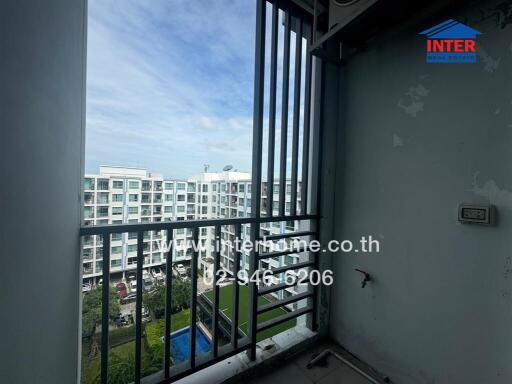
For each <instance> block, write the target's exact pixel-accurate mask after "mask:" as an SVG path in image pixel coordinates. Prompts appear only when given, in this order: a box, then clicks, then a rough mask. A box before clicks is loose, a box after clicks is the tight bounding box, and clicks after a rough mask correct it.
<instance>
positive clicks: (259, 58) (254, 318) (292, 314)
mask: <svg viewBox="0 0 512 384" xmlns="http://www.w3.org/2000/svg"><path fill="white" fill-rule="evenodd" d="M267 3H268V4H272V15H271V17H272V20H271V31H270V42H271V47H270V55H271V57H270V87H269V89H268V91H269V92H270V95H269V128H268V153H267V156H268V159H267V167H268V169H267V170H266V179H267V184H266V188H267V191H266V192H267V193H266V194H267V196H273V195H274V191H273V187H274V163H275V159H274V152H275V139H276V120H277V118H276V105H277V103H276V101H277V68H278V56H279V55H278V53H277V49H278V34H279V29H281V28H282V26H281V25H280V23H279V16H280V15H283V16H284V39H283V40H284V43H283V50H284V52H283V57H284V59H283V81H282V101H281V105H282V111H281V137H280V143H281V148H280V157H279V159H278V160H279V169H280V173H279V180H278V185H279V193H278V196H279V199H278V204H277V208H278V209H277V210H276V212H274V209H273V204H272V203H270V202H269V203H267V204H266V205H264V206H262V164H263V121H264V116H263V114H264V90H265V86H264V83H265V81H264V75H265V40H266V39H265V38H266V33H267V31H266V8H267ZM256 7H257V9H256V47H255V48H256V55H255V58H256V63H255V79H254V86H255V88H254V119H253V121H254V127H253V155H252V182H251V186H252V190H251V215H250V216H249V217H234V218H219V219H207V220H190V221H171V222H169V221H163V222H153V223H129V224H118V225H103V226H84V227H82V229H81V236H92V235H100V236H102V238H103V270H102V321H101V348H100V349H101V383H102V384H106V383H107V382H108V369H109V367H108V356H109V353H108V352H109V295H110V288H109V287H110V284H109V281H110V257H111V255H110V248H111V247H110V239H111V235H112V234H115V233H124V232H128V233H137V263H136V280H137V287H138V288H137V291H136V303H135V375H134V380H135V383H136V384H139V383H141V382H144V383H169V382H171V381H174V380H177V379H179V378H182V377H185V376H187V375H189V374H191V373H193V372H195V371H198V370H200V369H203V368H205V367H208V366H210V365H212V364H215V363H216V362H219V361H221V360H224V359H226V358H228V357H230V356H233V355H235V354H238V353H240V352H242V351H248V353H249V356H250V358H251V359H252V360H254V359H255V358H256V345H257V340H258V333H261V332H263V331H265V330H268V329H270V328H272V327H274V326H277V325H279V324H282V323H285V322H287V321H289V320H291V319H295V318H297V317H300V316H303V315H306V314H307V315H308V316H309V317H308V325H309V327H310V328H311V329H312V330H316V329H317V287H316V286H309V287H308V288H307V290H305V291H303V292H299V293H296V294H294V295H292V296H285V295H283V296H282V297H283V298H281V299H278V300H272V301H268V303H266V304H265V305H262V306H259V305H258V298H259V297H260V296H263V295H270V294H273V293H275V292H278V291H281V290H285V289H287V288H289V287H291V286H293V285H294V284H295V283H293V284H292V283H290V282H288V281H286V280H285V281H282V282H279V283H277V284H273V285H268V286H263V287H260V286H259V284H258V283H257V282H256V281H254V280H253V281H249V283H248V288H249V298H248V326H247V332H241V331H240V324H239V320H240V319H239V310H240V306H239V301H240V290H239V287H240V285H239V278H238V273H239V271H240V259H241V252H240V251H239V250H236V251H235V252H234V254H233V255H230V257H232V258H233V259H234V260H233V261H234V262H233V270H232V271H231V272H232V279H233V297H232V319H230V323H231V324H230V326H231V342H230V343H227V344H225V345H221V344H219V326H221V328H223V329H225V327H226V316H225V315H224V314H223V313H222V312H221V311H220V310H219V304H220V293H219V285H218V284H217V283H218V279H219V274H218V272H219V269H220V267H221V261H220V260H221V252H220V249H216V250H215V252H214V253H213V289H212V292H213V293H212V294H213V299H212V300H211V308H212V313H211V316H212V322H211V328H212V337H211V339H212V340H211V342H212V348H211V352H210V353H209V354H206V355H200V356H196V338H197V323H196V317H197V312H196V311H197V308H198V296H197V294H198V286H197V278H198V263H199V250H198V248H197V247H195V248H194V249H193V251H192V254H191V261H190V263H191V265H190V266H191V288H192V289H191V290H192V293H191V298H190V303H191V306H190V323H189V327H190V328H189V329H190V332H189V356H188V360H187V361H185V362H183V363H180V364H177V365H172V366H171V329H172V328H171V321H172V319H171V299H172V297H171V295H172V284H173V278H172V272H171V271H172V249H170V248H169V252H168V254H167V258H166V264H165V267H166V274H167V278H166V280H165V289H166V294H165V315H164V316H165V319H164V323H165V333H164V361H163V369H162V371H160V372H158V373H156V374H153V375H151V376H147V377H145V378H142V372H141V348H142V337H143V334H142V332H143V328H142V286H143V268H144V233H145V232H148V231H165V233H166V239H167V242H168V244H172V240H173V238H174V235H175V231H178V230H187V231H188V230H191V231H192V238H193V241H194V244H198V239H199V233H200V229H201V228H205V227H213V228H214V230H215V234H216V237H219V238H220V235H221V230H222V227H223V226H232V227H233V228H234V237H235V240H241V239H242V237H243V238H244V239H245V237H246V236H245V233H246V231H245V229H246V228H245V226H249V227H250V228H249V229H250V231H249V239H250V242H251V244H253V245H254V244H255V243H256V241H258V240H262V232H261V228H260V227H261V224H264V223H273V222H291V221H299V222H300V223H303V225H300V226H299V231H298V232H297V231H296V232H289V233H283V234H277V235H271V236H268V237H266V240H271V241H277V240H280V239H287V238H293V237H307V238H308V239H309V240H312V239H318V233H317V229H318V216H317V214H316V213H310V212H315V210H314V209H313V207H315V203H316V202H315V201H313V200H314V199H313V198H312V196H308V193H309V191H310V190H312V189H310V184H309V183H310V182H311V183H312V182H313V180H314V178H313V177H312V175H310V174H309V171H310V170H314V169H316V168H315V165H317V164H314V161H317V159H312V158H310V153H311V150H310V138H311V137H313V135H312V133H313V132H312V131H311V130H310V121H311V118H310V117H311V110H310V105H311V88H312V87H311V80H312V56H311V54H310V53H309V52H307V50H306V53H305V55H304V56H305V59H304V60H302V55H303V53H302V43H303V39H305V40H306V41H307V43H309V42H310V39H311V32H312V29H311V24H312V17H311V15H310V14H306V13H302V12H300V10H298V9H297V7H296V6H293V3H291V2H288V1H284V0H282V1H279V0H272V1H266V0H257V5H256ZM292 32H294V33H295V35H296V36H299V37H300V38H297V39H296V43H295V44H296V45H295V60H294V63H295V70H294V72H293V73H294V82H293V84H294V91H293V99H292V100H293V115H292V127H293V129H292V137H291V144H292V145H291V148H292V153H291V157H292V161H291V169H288V170H287V147H288V144H287V141H288V137H287V135H288V129H287V127H288V108H289V100H288V99H289V97H288V93H289V83H290V44H291V38H290V37H291V33H292ZM302 70H304V74H305V78H304V88H303V89H304V95H301V89H302V87H301V86H300V84H301V75H302ZM302 98H303V100H304V110H303V116H304V119H303V125H302V137H303V139H302V140H303V141H302V159H299V137H300V134H301V131H300V116H301V99H302ZM299 161H301V162H302V168H301V179H302V180H301V182H299ZM287 171H290V174H291V199H290V201H291V209H290V213H289V214H288V215H286V213H287V212H286V210H285V207H286V204H285V203H286V199H285V198H286V187H287ZM299 188H300V191H299V190H298V189H299ZM143 190H144V186H143ZM298 196H301V197H302V198H301V199H300V201H299V200H298ZM298 201H299V203H297V202H298ZM297 204H300V205H299V209H298V210H297ZM262 208H265V209H264V211H263V212H262ZM298 212H300V213H299V214H298ZM226 213H228V212H226ZM262 213H263V215H262ZM275 213H277V215H275ZM235 214H236V210H235ZM297 253H301V254H306V253H307V254H308V257H307V258H301V260H300V261H299V262H297V263H293V264H288V265H281V266H279V267H275V268H273V269H271V272H272V273H273V274H274V275H278V276H282V274H284V273H286V272H287V271H291V270H299V269H302V268H312V269H315V268H316V269H317V268H318V257H319V254H318V253H313V252H310V251H309V250H308V248H307V247H306V248H301V249H293V248H292V249H285V250H280V251H278V252H271V253H260V251H259V249H258V247H255V246H253V247H252V250H251V252H250V254H249V276H255V274H256V273H257V272H258V271H259V270H260V269H259V265H260V262H261V261H262V260H266V259H272V258H277V257H285V256H286V255H290V254H297ZM302 300H305V301H306V305H304V306H301V307H300V308H296V309H295V310H293V311H290V310H289V307H290V306H291V305H292V304H295V303H297V302H299V301H302ZM276 308H283V309H286V311H285V313H284V314H283V315H280V316H278V317H274V318H271V319H270V320H266V321H264V322H258V315H261V314H263V313H266V312H268V311H271V310H273V309H276ZM220 322H221V323H222V324H221V325H219V323H220ZM240 335H242V336H240Z"/></svg>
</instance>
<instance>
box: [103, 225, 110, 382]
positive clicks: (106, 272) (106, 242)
mask: <svg viewBox="0 0 512 384" xmlns="http://www.w3.org/2000/svg"><path fill="white" fill-rule="evenodd" d="M102 272H103V277H102V279H103V280H102V283H101V284H102V287H101V295H102V302H101V384H107V382H108V324H109V319H108V317H109V316H108V315H109V296H110V234H109V233H106V234H103V270H102Z"/></svg>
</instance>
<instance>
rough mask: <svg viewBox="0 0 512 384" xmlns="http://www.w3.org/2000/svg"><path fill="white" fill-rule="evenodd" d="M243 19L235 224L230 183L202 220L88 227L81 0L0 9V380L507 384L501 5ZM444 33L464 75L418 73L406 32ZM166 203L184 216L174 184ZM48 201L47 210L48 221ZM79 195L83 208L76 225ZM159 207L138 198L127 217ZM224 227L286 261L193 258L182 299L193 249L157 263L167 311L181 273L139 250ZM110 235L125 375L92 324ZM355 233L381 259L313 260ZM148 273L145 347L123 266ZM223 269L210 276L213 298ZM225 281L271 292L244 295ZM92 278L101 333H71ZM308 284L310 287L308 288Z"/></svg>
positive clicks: (265, 11)
mask: <svg viewBox="0 0 512 384" xmlns="http://www.w3.org/2000/svg"><path fill="white" fill-rule="evenodd" d="M254 7H255V8H256V12H255V20H254V23H255V63H254V64H255V77H254V95H253V96H254V119H253V132H252V146H253V152H252V170H251V184H250V186H251V190H250V193H251V198H250V199H247V203H248V206H249V207H251V213H250V215H241V216H240V217H239V216H238V215H237V214H238V210H237V209H234V208H233V209H232V208H231V207H230V204H231V205H233V204H234V202H236V199H237V198H236V197H234V196H231V195H232V194H238V192H239V191H241V190H240V189H239V188H237V185H236V184H231V185H230V186H229V183H228V186H226V185H224V188H226V189H225V190H224V192H226V193H227V194H229V196H227V199H226V198H225V197H224V196H222V199H223V200H222V204H224V205H227V206H228V207H227V208H226V207H225V206H224V207H223V208H221V209H220V212H219V213H220V215H219V216H220V217H219V218H211V219H205V220H193V219H192V218H193V215H189V216H188V217H190V218H191V219H192V220H188V221H187V220H179V221H154V222H138V223H123V224H100V225H93V219H95V218H96V219H98V218H101V219H102V221H104V220H106V218H108V217H109V206H108V204H109V193H108V191H109V180H108V179H102V178H86V180H85V182H84V183H82V180H83V173H84V169H83V152H84V148H85V141H84V137H85V115H84V111H85V105H86V103H85V89H84V80H85V78H86V77H85V74H86V63H87V60H86V52H85V47H86V44H85V38H86V35H85V33H86V30H87V28H86V27H87V15H86V1H85V0H69V1H54V2H45V3H44V4H42V3H41V4H38V3H37V2H34V3H33V4H30V6H28V5H27V4H25V2H20V1H14V0H7V1H6V2H5V4H3V7H2V12H0V25H2V31H3V33H1V34H0V47H1V49H2V52H1V53H2V58H3V59H2V61H1V62H0V65H1V71H0V80H1V83H2V90H1V91H0V92H2V93H3V94H2V96H4V97H2V100H4V101H5V102H4V103H3V104H5V106H6V108H4V109H3V110H2V113H1V114H0V126H1V127H6V129H4V130H3V138H2V140H1V141H0V142H1V145H2V150H0V153H1V154H2V160H3V161H2V162H1V163H2V166H3V167H6V170H5V174H6V175H7V177H9V179H10V183H8V185H6V186H5V188H4V194H5V196H3V198H2V200H3V201H7V202H9V204H5V205H4V206H3V209H2V214H3V217H4V218H6V220H5V221H4V224H3V226H2V249H3V252H4V254H3V256H5V257H4V258H3V260H4V264H3V268H2V275H1V277H0V281H2V283H3V284H4V285H5V287H6V289H4V290H3V293H4V296H3V302H2V304H3V305H4V307H5V308H7V309H8V310H6V311H4V312H5V314H6V315H5V316H2V317H1V318H2V320H1V322H2V329H3V330H4V340H3V343H2V353H1V354H0V355H1V356H2V358H1V362H0V364H1V372H2V381H3V382H6V383H20V384H24V383H33V382H37V383H41V384H49V383H78V382H79V381H80V380H81V378H82V380H83V377H84V376H83V375H84V374H89V373H90V372H85V371H86V370H85V369H83V363H84V361H86V359H89V358H92V359H94V364H93V366H94V369H93V371H94V372H93V381H94V382H95V383H101V384H106V383H109V382H112V380H113V378H114V377H116V376H115V375H117V374H119V373H120V371H123V372H124V374H127V375H129V376H130V380H129V381H127V382H134V383H136V384H139V383H147V384H149V383H151V384H162V383H170V382H178V383H182V384H185V383H192V384H200V383H221V382H230V383H236V382H244V383H255V384H256V383H267V382H283V383H288V382H294V383H296V384H302V383H320V384H328V383H347V384H359V383H361V384H362V383H373V384H375V383H396V384H411V383H438V384H448V383H449V384H459V383H461V384H462V383H463V384H477V383H492V384H508V383H510V382H512V368H511V365H510V362H509V359H510V356H511V354H512V334H511V332H510V318H511V310H510V308H511V307H510V304H511V302H510V291H511V287H510V269H511V267H510V256H509V253H510V228H509V227H511V225H512V224H511V220H512V215H511V213H510V207H511V197H510V195H511V192H510V189H511V188H512V187H511V186H510V184H511V183H510V164H511V161H512V159H511V156H512V151H510V146H511V145H512V135H511V134H510V129H509V128H510V127H509V125H510V121H509V120H510V118H509V117H510V93H511V89H510V88H511V82H510V71H509V70H508V68H510V64H511V62H512V54H511V51H510V46H509V45H510V41H511V38H512V25H511V22H510V17H509V16H508V11H509V10H510V5H508V3H507V2H502V1H492V0H479V1H474V2H463V1H456V0H453V1H440V0H434V1H432V0H431V1H426V0H418V1H409V2H407V1H399V0H395V1H392V0H375V1H337V0H332V1H327V0H267V1H265V0H256V1H255V2H254ZM456 20H458V21H464V23H465V24H467V25H468V26H470V27H471V30H473V31H477V32H478V36H477V37H476V39H477V41H478V44H477V45H476V50H477V52H478V53H477V54H476V56H477V58H478V60H477V62H476V63H465V64H461V65H458V64H450V65H442V64H439V65H437V64H431V63H427V62H426V60H425V58H426V56H425V55H426V54H427V52H426V51H425V49H426V48H425V45H426V44H425V39H426V37H425V36H424V35H421V34H420V33H421V32H422V31H425V33H426V34H427V35H429V34H432V33H434V32H435V33H436V34H437V33H443V31H445V30H447V29H448V30H450V29H451V28H452V27H454V26H455V25H457V31H459V32H460V31H461V30H463V31H466V32H467V28H469V27H468V26H463V27H460V25H459V24H460V23H459V22H458V21H456ZM439 25H440V26H439ZM433 26H435V27H434V28H432V27H433ZM476 34H477V33H475V35H476ZM443 36H444V35H443ZM458 37H459V36H452V38H458ZM460 37H461V38H462V39H465V38H464V36H460ZM472 41H473V40H472ZM282 127H284V128H285V129H281V128H282ZM288 128H289V129H288ZM57 149H58V150H57ZM13 159H15V160H16V162H15V163H16V166H15V167H13V166H12V164H13V163H14V162H13V161H12V160H13ZM507 159H509V160H511V161H509V160H507ZM13 169H14V170H13ZM63 180H64V181H65V182H64V183H63ZM29 183H30V185H31V187H29V186H28V184H29ZM20 185H23V187H22V188H20ZM25 185H27V187H25ZM34 185H37V187H38V190H37V192H38V193H34V189H33V188H32V186H34ZM242 185H243V184H239V185H238V187H240V186H242ZM178 187H179V188H178ZM288 188H289V190H288V191H289V192H288V191H287V189H288ZM141 189H142V191H144V193H142V195H141V202H142V203H143V204H150V203H151V198H152V194H153V191H155V192H157V193H155V194H153V198H154V202H155V203H159V202H161V199H162V196H161V193H159V192H160V191H162V182H160V181H147V180H146V181H144V180H143V181H142V183H141ZM177 189H180V190H182V191H183V193H187V198H186V201H187V202H190V203H195V201H196V199H195V193H196V184H195V183H182V184H181V185H180V184H177ZM84 190H85V191H86V192H84ZM185 190H186V192H185ZM248 192H249V191H248ZM288 195H289V196H288ZM48 196H51V198H52V201H56V202H58V203H57V204H53V205H52V215H51V216H49V215H48V209H47V206H48V205H47V199H48ZM178 196H183V200H182V201H185V197H184V195H178ZM266 196H273V198H272V199H270V198H265V199H263V197H266ZM79 197H80V198H79ZM84 202H85V204H86V205H87V204H90V205H93V204H95V203H96V204H97V205H98V204H99V206H91V207H87V206H86V207H85V209H83V210H82V204H83V203H84ZM462 202H465V203H469V204H471V206H474V207H476V208H472V209H475V210H476V211H478V213H479V214H480V213H482V212H483V214H484V215H485V214H486V213H485V212H491V211H492V212H498V213H497V217H499V220H497V221H496V222H493V223H491V222H489V223H488V224H494V225H487V226H483V225H466V223H467V222H468V221H472V220H473V222H475V217H474V216H471V217H466V219H467V220H464V218H462V219H460V217H459V216H458V212H460V211H458V207H459V204H461V203H462ZM489 204H492V205H489ZM482 207H488V210H487V211H485V210H484V208H482ZM491 207H492V208H491ZM161 210H162V208H161V206H153V207H152V206H151V205H146V206H144V205H143V206H142V207H141V214H142V215H143V216H149V215H151V214H153V215H161V213H162V212H161ZM476 211H471V212H473V213H474V212H476ZM484 211H485V212H484ZM186 213H192V211H191V210H190V209H189V208H187V211H186ZM475 215H476V213H475ZM458 218H459V219H460V221H458ZM84 219H88V220H85V221H84ZM82 223H83V224H82ZM274 225H275V227H274ZM226 227H229V231H230V232H231V233H232V234H230V235H229V236H225V237H224V238H225V239H226V240H229V241H231V242H236V241H237V240H242V239H250V240H251V241H253V242H255V241H256V240H261V239H262V238H263V237H264V236H265V237H266V238H267V240H269V241H270V242H275V243H277V242H279V241H281V240H284V245H283V246H282V247H281V248H278V249H277V250H270V249H269V248H268V247H266V246H265V247H254V248H253V249H251V250H250V251H249V252H247V253H242V252H241V251H234V250H233V249H232V248H228V249H227V250H226V251H225V253H222V251H221V250H218V251H213V252H212V253H211V261H210V262H209V265H211V266H212V270H213V275H212V285H211V289H208V290H203V288H202V287H201V286H200V284H198V281H199V279H200V276H201V275H202V274H203V273H204V271H203V270H202V269H201V268H203V263H202V262H200V260H204V259H205V257H203V254H202V253H201V258H200V250H198V249H193V248H191V247H188V248H186V249H185V250H180V251H179V252H176V256H177V257H178V258H179V260H180V262H183V263H185V264H187V267H189V272H188V274H189V276H187V277H183V279H185V280H186V279H189V280H188V281H190V292H189V301H188V303H189V304H188V307H187V308H179V311H177V310H176V308H174V307H173V305H172V298H173V297H172V292H173V291H172V289H173V284H179V281H178V280H177V279H178V278H177V277H176V276H177V275H179V274H180V273H182V272H179V271H174V270H175V269H176V268H175V266H173V264H172V257H168V256H169V255H168V253H167V252H168V251H169V252H173V249H172V248H170V249H169V250H166V249H163V250H162V249H160V248H159V247H160V245H161V244H162V243H160V240H162V239H163V240H164V241H165V244H168V243H170V241H171V240H172V239H174V238H175V237H176V236H181V235H182V234H186V239H187V240H195V241H197V240H198V239H199V236H200V233H208V232H207V231H213V232H212V233H213V235H216V236H217V235H218V237H220V235H221V232H222V231H223V228H226ZM271 228H279V229H280V232H279V233H274V232H271V231H270V229H271ZM281 228H282V229H283V230H282V231H281ZM152 231H154V232H155V233H156V232H159V236H158V238H156V236H153V237H151V235H150V233H151V232H152ZM22 233H23V234H26V233H30V234H31V236H29V239H30V242H29V244H30V246H31V247H30V248H31V249H30V250H29V251H27V248H26V247H20V246H19V244H20V243H21V242H22V241H26V240H27V238H26V237H23V238H21V236H20V235H21V234H22ZM123 233H128V234H129V235H128V236H129V238H130V239H131V240H133V241H132V242H131V243H130V246H131V247H130V248H129V252H130V253H131V254H132V255H133V256H132V258H131V259H129V262H128V263H129V264H131V268H132V269H131V270H130V273H131V274H133V276H134V278H135V280H132V283H133V286H134V287H135V286H136V289H134V296H133V300H134V301H133V303H132V305H133V308H134V316H133V318H134V319H133V320H134V322H133V324H132V325H131V326H132V327H133V328H131V329H132V330H133V332H132V333H131V334H130V335H125V337H129V338H130V344H129V345H130V348H131V349H130V350H131V352H130V359H131V360H130V363H128V364H126V363H125V362H123V363H122V364H119V361H120V360H119V359H120V356H119V354H116V353H115V351H114V349H115V348H116V347H117V346H118V344H117V343H119V342H120V339H119V335H117V334H116V333H115V332H114V331H115V330H116V327H117V325H116V321H118V322H119V321H120V320H119V319H117V320H116V318H115V316H116V315H117V314H114V315H113V314H112V313H110V308H111V306H112V305H114V304H115V303H116V302H117V301H118V300H119V298H117V296H116V295H113V294H112V289H114V287H113V285H112V284H113V282H114V281H113V279H112V276H113V273H114V272H118V271H119V270H120V269H121V267H122V263H121V261H122V259H121V258H120V257H121V255H122V254H123V252H124V250H123V247H122V246H120V245H118V244H119V239H121V238H123ZM216 236H215V237H216ZM362 236H371V237H372V238H373V240H377V241H378V242H379V243H380V250H379V251H378V253H367V254H365V253H363V252H359V253H358V251H355V250H353V251H350V252H344V251H342V250H340V249H337V250H332V249H329V248H328V247H327V246H326V245H327V243H328V241H329V240H331V239H336V240H340V241H341V240H351V241H353V242H356V243H357V241H358V239H360V238H362ZM213 237H214V236H212V237H211V238H210V240H209V241H208V244H209V245H213V244H214V242H213V241H212V240H211V239H213ZM49 239H53V240H52V241H50V240H49ZM93 239H94V240H93ZM292 239H300V240H303V241H304V243H305V245H301V246H300V247H295V246H294V245H293V243H292V242H291V240H292ZM146 240H147V241H146ZM314 240H318V241H319V242H320V243H321V244H322V248H321V249H320V250H316V251H314V250H313V248H312V246H311V245H312V242H313V241H314ZM94 244H95V245H96V247H93V248H91V246H93V245H94ZM281 244H283V243H281ZM357 244H358V243H357ZM164 259H165V263H163V264H162V263H160V260H164ZM182 260H183V261H182ZM83 261H86V263H85V264H84V263H83ZM153 261H157V262H158V263H159V265H160V264H161V268H162V271H165V272H166V278H165V281H164V283H163V284H164V286H165V290H164V292H165V309H164V310H163V312H162V313H161V314H160V315H161V318H160V319H159V320H160V322H159V323H158V324H159V327H158V329H157V330H156V331H155V333H152V331H154V330H155V328H152V327H150V324H151V323H153V324H154V323H156V321H155V322H151V321H149V320H148V316H147V313H146V311H145V309H146V308H145V305H146V303H144V302H143V300H144V297H145V296H144V294H143V285H144V284H145V283H146V280H147V279H146V276H147V273H148V272H147V271H146V270H145V268H144V265H145V264H149V263H151V262H153ZM205 263H206V262H205ZM221 263H222V265H223V266H225V267H226V268H227V270H228V273H227V276H226V278H227V279H228V280H229V282H228V283H227V284H223V285H222V287H220V286H219V285H218V284H217V283H218V282H219V279H220V276H219V274H218V273H217V272H218V271H219V270H220V267H221ZM241 270H247V272H248V273H249V275H253V274H255V273H260V272H261V273H262V272H264V271H270V272H271V273H272V276H271V278H269V279H265V280H263V283H262V284H259V283H258V284H257V282H256V281H251V280H248V281H246V282H244V281H242V280H243V279H242V278H240V277H239V272H240V271H241ZM12 271H17V272H18V271H19V272H20V273H12ZM173 271H174V272H173ZM315 271H316V272H317V273H313V272H315ZM111 272H112V273H111ZM288 272H289V273H288ZM326 272H329V273H328V274H326ZM91 274H96V275H97V277H98V278H101V281H102V283H101V288H100V292H101V298H99V299H101V306H100V309H99V311H100V312H101V321H99V323H94V324H93V326H92V327H90V328H87V329H86V327H87V324H88V323H87V322H86V321H82V319H81V318H80V313H81V312H80V311H81V309H80V305H81V302H82V299H80V298H83V297H84V296H81V294H80V289H82V287H81V285H82V277H83V276H85V275H91ZM290 274H291V275H294V276H296V277H297V278H296V279H291V280H290V279H287V278H286V277H287V276H288V277H289V276H290ZM20 275H21V276H23V278H24V283H23V284H20V280H19V277H20ZM302 275H304V276H305V278H304V279H302V278H301V276H302ZM327 275H329V276H331V277H332V281H330V283H328V282H327V281H324V280H322V284H317V283H318V282H319V280H318V279H319V278H323V276H327ZM319 276H320V277H319ZM42 279H44V280H42ZM315 279H317V280H316V283H315ZM27 282H28V283H27ZM299 282H300V283H299ZM36 283H37V284H44V285H43V286H44V289H36V290H35V289H34V288H33V287H34V286H35V284H36ZM331 283H332V284H331ZM36 295H37V296H36ZM34 297H37V299H36V300H34ZM27 303H30V316H27V315H26V314H27V309H26V306H27ZM22 305H23V307H22ZM178 313H179V314H180V316H181V317H179V316H176V315H177V314H178ZM184 314H185V315H186V316H185V315H184ZM178 318H179V319H178ZM89 325H90V324H89ZM180 332H182V333H180ZM176 336H182V343H183V344H182V346H183V347H184V348H183V350H182V352H183V353H182V355H180V356H179V358H178V357H177V355H176V350H175V349H174V347H173V346H175V344H173V343H174V342H175V341H174V340H175V339H174V338H175V337H176ZM91 337H94V342H91V340H92V339H91ZM86 348H87V349H86ZM151 348H153V349H151ZM155 351H156V352H155ZM81 364H82V366H81ZM120 367H121V368H122V369H121V370H120Z"/></svg>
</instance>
